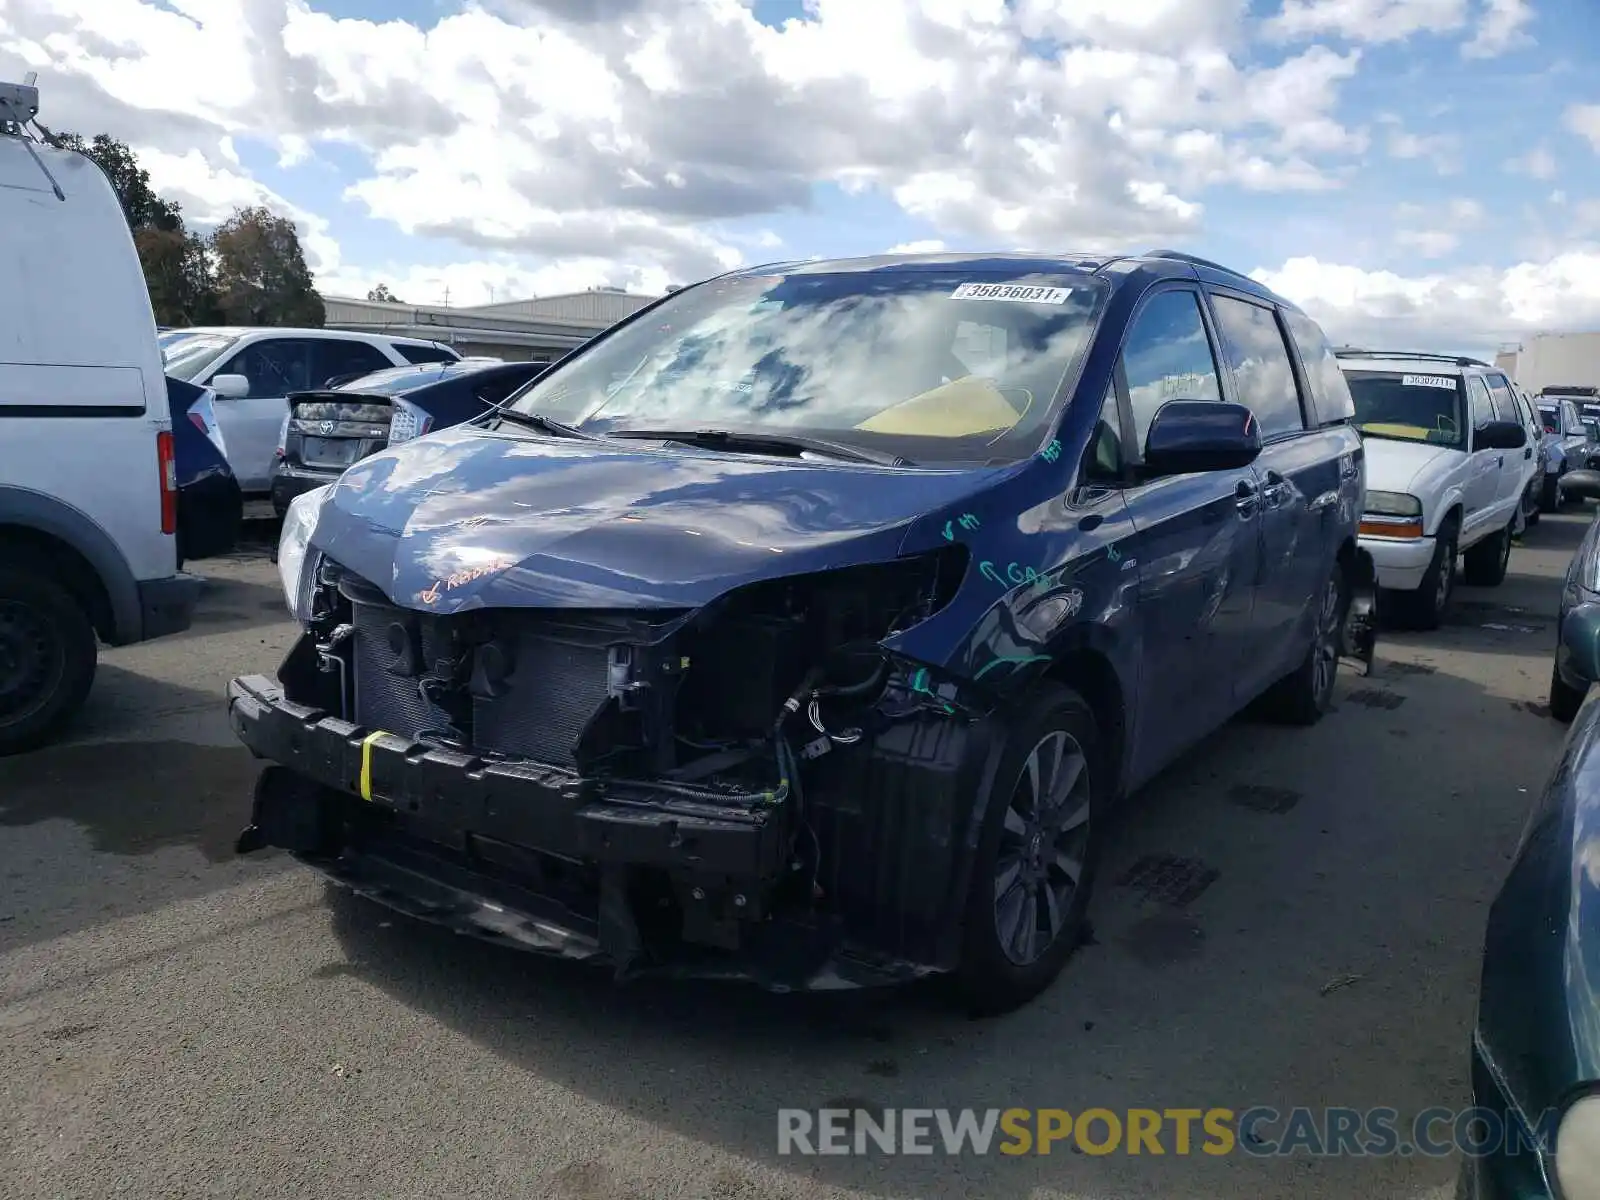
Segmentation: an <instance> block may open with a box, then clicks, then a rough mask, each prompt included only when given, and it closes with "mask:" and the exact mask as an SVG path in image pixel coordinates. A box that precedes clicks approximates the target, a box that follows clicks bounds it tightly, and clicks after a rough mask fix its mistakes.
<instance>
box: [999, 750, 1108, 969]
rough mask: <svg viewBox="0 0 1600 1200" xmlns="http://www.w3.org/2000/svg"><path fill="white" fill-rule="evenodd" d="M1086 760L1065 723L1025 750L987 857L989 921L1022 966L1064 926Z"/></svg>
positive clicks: (1077, 860)
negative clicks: (996, 842) (991, 857)
mask: <svg viewBox="0 0 1600 1200" xmlns="http://www.w3.org/2000/svg"><path fill="white" fill-rule="evenodd" d="M1089 801H1090V787H1089V761H1088V757H1087V756H1086V755H1085V754H1084V752H1083V747H1082V746H1081V745H1080V744H1079V743H1078V741H1077V739H1076V738H1074V737H1073V736H1072V735H1071V734H1069V733H1067V732H1066V731H1065V730H1059V729H1058V730H1054V731H1052V732H1050V733H1047V734H1045V735H1044V736H1043V737H1042V738H1040V739H1039V741H1038V742H1037V743H1036V744H1035V745H1034V747H1033V749H1032V750H1031V751H1029V753H1028V756H1027V758H1026V759H1025V760H1024V762H1023V765H1022V770H1021V771H1020V772H1019V773H1018V776H1017V780H1016V782H1015V784H1014V785H1013V787H1012V790H1011V796H1010V799H1009V801H1008V803H1007V807H1006V812H1005V822H1004V825H1003V827H1002V828H1001V831H1000V846H999V852H998V854H997V855H996V859H995V878H994V923H995V933H996V934H997V935H998V936H999V941H1000V946H1001V948H1002V949H1003V950H1004V952H1005V955H1006V957H1007V958H1008V959H1010V960H1011V961H1012V962H1013V963H1016V964H1017V965H1018V966H1027V965H1028V964H1030V963H1033V962H1037V961H1038V960H1039V958H1040V957H1041V956H1042V955H1043V954H1044V953H1045V952H1046V951H1048V950H1049V949H1050V947H1051V946H1052V945H1054V944H1055V942H1056V940H1057V939H1058V938H1059V937H1060V936H1061V933H1062V931H1063V929H1064V928H1065V926H1066V919H1067V913H1068V911H1069V910H1070V908H1071V906H1072V902H1073V900H1074V899H1075V896H1076V893H1077V890H1078V885H1079V881H1080V880H1081V879H1082V878H1083V870H1084V865H1085V863H1086V862H1087V860H1088V851H1089Z"/></svg>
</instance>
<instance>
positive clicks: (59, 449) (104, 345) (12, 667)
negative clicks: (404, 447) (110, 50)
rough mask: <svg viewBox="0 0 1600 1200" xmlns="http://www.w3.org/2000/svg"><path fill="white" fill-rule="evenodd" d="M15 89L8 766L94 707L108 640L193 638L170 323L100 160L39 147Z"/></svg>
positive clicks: (4, 572)
mask: <svg viewBox="0 0 1600 1200" xmlns="http://www.w3.org/2000/svg"><path fill="white" fill-rule="evenodd" d="M38 105H39V93H38V89H37V88H35V87H33V86H31V84H0V131H3V132H0V278H4V279H6V280H7V281H8V282H9V284H10V286H8V287H5V288H3V289H0V329H4V330H5V338H6V346H5V353H4V354H3V355H0V358H3V359H4V361H3V362H0V428H3V429H4V436H0V754H15V753H17V752H19V751H23V750H28V749H31V748H33V747H35V746H38V745H40V744H42V743H44V742H45V741H47V740H48V739H49V738H50V737H52V736H53V735H54V734H55V733H56V732H57V731H58V730H59V729H61V728H62V727H63V726H64V725H65V723H66V722H67V721H68V720H70V719H71V717H72V716H73V715H74V714H75V713H76V712H77V711H78V710H79V708H80V707H81V706H82V704H83V701H84V699H85V698H86V697H87V696H88V694H89V689H90V687H91V685H92V683H93V680H94V675H95V666H96V658H97V656H98V651H99V646H98V642H99V641H101V640H103V641H105V642H106V643H108V644H110V645H118V646H120V645H126V644H128V643H130V642H139V641H144V640H147V639H149V638H155V637H161V636H163V635H165V634H171V633H177V632H178V631H180V630H183V629H186V628H188V626H189V623H190V620H191V618H192V616H193V613H194V607H195V603H196V601H197V600H198V598H199V594H200V586H201V585H200V580H198V579H196V578H194V577H193V576H190V575H185V574H182V573H181V572H180V571H179V570H178V555H177V547H176V541H175V537H176V533H177V528H178V491H177V486H176V481H175V478H174V475H175V463H174V437H173V428H172V421H171V419H170V417H169V411H168V399H167V389H166V380H165V378H164V377H163V376H162V373H161V352H160V350H159V348H158V347H157V345H156V332H155V316H154V313H153V312H152V311H151V307H150V294H149V292H148V290H147V289H146V287H145V280H144V272H143V271H142V270H141V268H140V266H139V256H138V253H137V252H136V251H135V249H134V245H133V237H132V235H131V234H130V233H129V232H128V222H127V218H126V217H125V216H124V215H123V211H122V205H121V204H120V203H119V201H118V199H117V194H116V193H115V192H114V191H113V190H112V187H111V184H110V183H109V182H108V181H107V179H106V176H105V175H104V173H103V172H102V171H101V170H100V168H99V167H98V166H96V165H95V164H94V163H93V162H92V161H90V160H89V159H88V158H86V157H84V156H83V155H81V154H77V153H74V152H72V151H67V150H58V149H55V148H53V147H51V146H50V145H48V144H46V143H45V142H44V141H43V140H42V139H39V140H35V139H33V138H32V137H30V135H29V134H28V132H27V129H28V128H29V123H30V122H31V121H32V120H33V118H34V116H35V114H36V113H37V112H38Z"/></svg>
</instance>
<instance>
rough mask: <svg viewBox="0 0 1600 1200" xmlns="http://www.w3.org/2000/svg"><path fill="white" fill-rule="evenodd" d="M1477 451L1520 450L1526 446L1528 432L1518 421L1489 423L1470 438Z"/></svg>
mask: <svg viewBox="0 0 1600 1200" xmlns="http://www.w3.org/2000/svg"><path fill="white" fill-rule="evenodd" d="M1472 444H1473V445H1474V446H1476V447H1477V448H1478V449H1479V450H1521V449H1522V448H1523V447H1524V446H1526V445H1527V444H1528V431H1527V430H1526V429H1524V428H1523V427H1522V422H1520V421H1490V422H1489V423H1488V424H1487V425H1484V426H1482V427H1480V428H1479V429H1478V430H1477V432H1476V433H1474V434H1473V436H1472Z"/></svg>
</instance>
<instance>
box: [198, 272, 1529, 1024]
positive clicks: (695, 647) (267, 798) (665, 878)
mask: <svg viewBox="0 0 1600 1200" xmlns="http://www.w3.org/2000/svg"><path fill="white" fill-rule="evenodd" d="M1352 412H1353V405H1352V402H1351V398H1350V393H1349V391H1348V389H1347V387H1346V385H1345V382H1344V375H1343V372H1342V371H1341V370H1340V368H1339V363H1338V360H1337V359H1336V358H1335V356H1334V354H1333V351H1332V349H1331V348H1330V347H1329V345H1328V343H1327V341H1326V339H1325V338H1324V337H1323V334H1322V331H1321V330H1320V329H1319V328H1318V327H1317V325H1316V324H1315V323H1314V322H1313V321H1312V320H1310V319H1309V318H1308V317H1307V316H1306V315H1305V314H1304V313H1302V312H1301V311H1300V310H1299V309H1297V308H1295V307H1294V306H1293V305H1292V304H1290V303H1288V302H1287V301H1285V300H1284V299H1282V298H1281V297H1279V296H1276V295H1274V294H1273V293H1271V292H1269V291H1267V290H1266V289H1265V288H1263V287H1262V286H1261V285H1260V284H1259V283H1256V282H1254V281H1253V280H1251V279H1249V278H1247V277H1246V276H1244V275H1241V274H1238V273H1236V272H1233V271H1230V270H1228V269H1226V268H1224V267H1221V266H1218V265H1216V264H1214V263H1209V262H1205V261H1203V260H1199V259H1195V258H1192V257H1190V256H1187V255H1182V254H1177V253H1174V252H1170V251H1154V252H1151V253H1149V254H1145V255H1140V256H1133V257H1123V258H1109V259H1107V258H1086V257H1080V256H1033V255H1009V254H1007V255H986V256H985V255H958V254H947V255H921V256H886V257H881V258H870V259H857V260H848V261H840V262H791V263H778V264H773V265H769V266H764V267H759V268H752V269H749V270H743V271H737V272H734V273H731V274H728V275H723V276H720V277H717V278H715V279H711V280H708V281H706V282H704V283H701V284H697V285H695V286H693V287H688V288H684V289H682V290H680V291H677V292H674V293H672V294H671V295H669V296H667V297H665V298H663V299H662V300H660V301H659V302H657V303H656V304H654V305H652V306H650V307H647V308H645V309H643V310H641V311H640V312H638V313H637V314H635V315H634V316H632V317H631V318H629V319H627V320H625V321H623V322H621V323H619V324H617V325H615V326H613V327H611V328H610V329H609V330H607V331H606V332H605V333H603V334H602V335H600V336H599V337H598V338H596V339H594V340H593V341H591V342H589V343H588V344H586V345H584V346H583V347H582V348H580V349H578V350H576V351H574V352H573V353H572V354H570V355H568V357H567V358H566V359H564V360H563V361H562V362H560V363H558V364H556V365H555V366H554V367H552V368H551V369H550V370H549V371H548V372H547V373H546V374H545V375H543V376H542V377H541V378H540V379H539V380H538V381H537V382H536V383H534V384H533V385H532V386H531V387H529V388H528V389H526V390H524V391H523V392H522V393H520V394H519V395H517V396H515V397H513V398H512V399H511V400H510V401H509V403H508V404H507V405H506V406H505V407H503V408H502V409H498V410H496V411H495V412H493V413H492V414H489V415H488V416H486V417H484V418H481V419H479V420H475V421H472V422H468V423H466V424H462V425H458V426H456V427H454V428H452V429H446V430H444V431H442V432H438V433H434V434H432V435H430V436H429V437H427V438H424V439H421V440H420V441H416V442H414V443H409V444H406V445H401V446H398V447H395V448H392V449H386V450H381V451H379V452H378V453H376V454H373V455H371V456H370V457H367V458H364V459H361V460H360V461H358V462H356V463H355V464H354V465H353V466H351V467H350V468H349V469H348V470H346V471H345V472H344V474H343V475H341V476H340V477H339V480H338V482H337V483H335V484H333V485H332V486H328V487H324V488H321V489H319V490H317V491H315V492H308V493H305V494H303V495H301V496H299V497H298V498H296V499H295V500H294V501H293V503H292V504H291V505H290V507H289V510H288V513H287V516H286V518H285V521H284V529H283V535H282V540H281V541H280V546H279V569H280V572H281V574H282V577H283V582H284V587H285V591H286V595H287V599H288V602H289V605H290V607H291V609H292V611H293V612H294V614H295V616H296V617H297V618H298V620H299V621H300V622H301V625H302V627H303V634H302V636H301V638H300V640H299V642H298V643H297V644H296V645H295V647H294V648H293V650H291V652H290V654H289V656H288V658H287V659H286V660H285V661H284V663H283V664H282V666H281V667H280V668H279V670H278V672H277V675H276V677H273V678H268V677H267V676H265V675H251V676H245V677H242V678H239V679H236V680H234V681H233V683H232V684H231V685H230V693H229V695H230V700H229V706H230V714H231V720H232V723H233V727H234V729H235V730H236V732H237V733H238V735H239V736H240V738H241V739H242V740H243V741H244V742H245V743H246V744H247V745H248V746H249V747H250V748H251V749H252V750H253V751H255V752H256V754H257V755H258V756H259V757H262V758H264V759H267V760H269V762H270V763H271V764H272V765H271V766H269V767H268V768H267V769H266V771H265V772H264V773H263V775H262V777H261V781H260V783H259V785H258V787H257V792H256V803H255V811H254V819H253V822H252V824H251V826H250V828H248V829H247V830H246V831H245V833H244V834H243V836H242V837H241V840H240V849H241V851H242V852H248V851H251V850H254V849H258V848H261V847H264V846H278V847H283V848H286V849H288V850H290V851H292V852H293V853H295V854H297V855H299V856H300V857H301V858H302V860H303V861H305V862H308V863H311V864H314V865H315V866H317V867H318V868H320V869H321V870H323V871H325V872H327V873H328V874H329V875H330V876H331V877H333V878H334V879H336V880H338V881H340V882H342V883H344V884H347V885H348V886H350V887H352V888H354V889H356V890H358V891H360V892H362V893H364V894H368V895H371V896H374V897H377V898H379V899H381V900H383V901H384V902H385V903H388V904H391V905H393V906H395V907H397V908H399V909H401V910H402V911H405V912H410V913H414V914H416V915H418V916H422V917H426V918H428V919H430V920H434V921H438V922H442V923H444V924H446V925H448V926H450V927H452V928H455V929H457V930H459V931H461V932H465V933H473V934H478V935H481V936H483V937H485V938H489V939H492V940H496V941H498V942H501V943H503V944H509V945H515V946H520V947H524V948H527V949H532V950H537V951H543V952H546V953H551V954H559V955H562V956H565V957H569V958H574V959H588V960H591V961H595V962H600V963H606V964H609V965H610V966H611V967H612V968H613V969H614V970H616V971H617V972H618V973H619V974H623V975H639V974H668V975H685V974H695V975H710V976H720V977H740V978H746V979H752V980H755V981H758V982H760V983H762V984H765V985H767V986H770V987H774V988H784V989H788V988H832V987H846V986H859V985H865V984H874V983H889V982H894V981H899V980H906V979H914V978H918V977H921V976H925V975H930V974H935V973H940V972H954V973H955V974H956V975H957V977H958V979H959V981H960V983H961V984H962V986H963V988H964V990H965V992H966V993H967V995H968V996H969V998H970V1000H971V1001H972V1003H973V1004H974V1005H975V1006H976V1007H977V1008H979V1009H982V1010H988V1011H995V1010H1000V1009H1004V1008H1008V1007H1011V1006H1014V1005H1016V1004H1020V1003H1022V1002H1024V1001H1026V1000H1027V999H1028V998H1029V997H1031V996H1033V995H1035V994H1037V993H1038V992H1039V991H1040V990H1041V989H1042V988H1044V987H1045V986H1047V985H1048V984H1049V982H1050V981H1051V980H1052V979H1053V978H1054V977H1055V976H1056V974H1057V973H1058V972H1059V971H1060V970H1061V968H1062V965H1063V964H1064V963H1065V962H1066V960H1067V958H1068V957H1069V956H1070V955H1071V954H1072V952H1073V951H1074V949H1075V948H1076V947H1077V946H1078V945H1079V943H1080V941H1081V940H1082V936H1083V932H1084V929H1085V913H1086V908H1087V904H1088V900H1089V894H1090V890H1091V887H1092V885H1093V880H1094V872H1095V863H1096V860H1097V854H1098V851H1099V849H1100V845H1101V841H1102V837H1103V831H1104V829H1105V824H1106V823H1105V817H1106V815H1107V813H1108V811H1109V809H1110V808H1111V807H1112V806H1113V805H1115V804H1116V803H1118V802H1119V801H1120V800H1121V799H1122V798H1123V797H1124V796H1126V795H1127V794H1128V793H1130V792H1132V791H1134V790H1135V789H1137V788H1138V787H1139V786H1140V785H1142V784H1143V783H1145V782H1146V781H1147V780H1149V779H1151V778H1152V777H1153V776H1154V775H1155V774H1156V773H1157V772H1158V771H1160V770H1161V769H1162V768H1163V767H1164V766H1165V765H1166V764H1168V763H1169V762H1171V761H1172V760H1173V759H1174V758H1176V757H1177V756H1178V755H1180V754H1181V753H1183V752H1184V751H1185V750H1186V749H1188V748H1189V747H1191V746H1193V745H1194V744H1195V743H1197V742H1198V741H1200V740H1201V739H1203V738H1205V737H1206V736H1207V735H1209V734H1210V733H1212V732H1213V731H1214V730H1215V729H1217V727H1218V726H1220V725H1222V724H1223V723H1224V722H1225V721H1226V720H1228V718H1229V717H1230V716H1232V715H1233V714H1234V713H1236V712H1238V711H1239V710H1240V709H1242V708H1244V707H1245V706H1246V705H1248V704H1252V703H1259V705H1260V707H1261V709H1262V711H1263V712H1265V713H1269V714H1272V715H1275V716H1277V717H1279V718H1281V719H1283V720H1285V721H1288V722H1294V723H1302V724H1309V723H1311V722H1314V721H1317V720H1318V719H1320V718H1321V717H1322V716H1323V715H1324V714H1325V713H1326V712H1327V711H1328V709H1329V707H1330V704H1331V700H1332V696H1333V689H1334V682H1335V671H1336V668H1337V665H1338V661H1339V657H1340V653H1341V651H1344V652H1348V653H1350V654H1352V655H1354V656H1355V657H1357V658H1359V659H1361V660H1362V661H1363V662H1365V663H1368V664H1370V659H1371V653H1372V642H1371V636H1372V635H1371V621H1370V617H1371V597H1372V587H1373V583H1374V578H1373V571H1372V563H1371V559H1370V557H1369V556H1367V555H1365V554H1364V553H1363V552H1362V551H1361V550H1360V549H1359V547H1358V546H1357V542H1356V534H1357V527H1358V522H1359V520H1360V514H1361V510H1362V502H1363V496H1364V487H1365V484H1364V469H1365V466H1364V464H1365V459H1364V454H1363V448H1362V441H1361V438H1360V436H1359V435H1358V434H1357V432H1356V430H1355V429H1353V428H1352V427H1351V424H1350V419H1351V416H1352ZM1520 428H1521V427H1520V426H1518V429H1519V430H1520Z"/></svg>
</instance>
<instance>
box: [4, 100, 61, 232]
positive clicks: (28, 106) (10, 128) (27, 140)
mask: <svg viewBox="0 0 1600 1200" xmlns="http://www.w3.org/2000/svg"><path fill="white" fill-rule="evenodd" d="M38 78H39V76H38V73H37V72H35V71H29V72H28V73H27V74H26V75H25V76H23V78H22V82H21V83H3V82H0V134H3V135H5V136H7V137H14V138H17V139H18V140H19V141H21V142H22V145H23V147H24V148H25V149H26V150H27V151H28V156H29V157H30V158H32V159H33V162H34V165H35V166H37V167H38V168H39V170H41V171H43V172H44V177H45V178H46V179H48V180H49V181H50V190H51V191H52V192H54V193H55V194H56V199H57V200H65V199H66V198H67V194H66V193H65V192H63V191H62V190H61V185H60V184H59V183H57V182H56V177H55V176H54V175H52V174H50V168H49V167H47V166H45V165H44V159H42V158H40V157H39V152H38V151H37V150H35V149H34V148H33V143H34V138H33V135H31V134H30V133H29V132H28V126H29V125H32V126H33V127H34V128H35V129H39V130H41V131H42V129H43V127H42V126H41V125H40V124H39V121H38V117H39V89H38V87H36V86H35V81H36V80H37V79H38Z"/></svg>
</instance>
